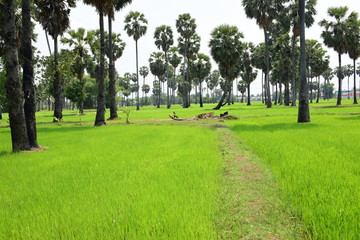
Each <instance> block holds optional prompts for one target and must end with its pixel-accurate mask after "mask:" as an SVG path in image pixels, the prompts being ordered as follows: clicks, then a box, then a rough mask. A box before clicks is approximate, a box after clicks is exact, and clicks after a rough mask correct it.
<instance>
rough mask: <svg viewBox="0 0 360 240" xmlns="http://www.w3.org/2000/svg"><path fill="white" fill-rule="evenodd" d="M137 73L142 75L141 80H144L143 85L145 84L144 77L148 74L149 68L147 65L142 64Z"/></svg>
mask: <svg viewBox="0 0 360 240" xmlns="http://www.w3.org/2000/svg"><path fill="white" fill-rule="evenodd" d="M139 73H140V76H142V77H143V80H144V81H143V85H145V78H146V77H147V75H149V68H148V67H147V66H142V67H141V68H140V71H139Z"/></svg>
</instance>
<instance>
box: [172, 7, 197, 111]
mask: <svg viewBox="0 0 360 240" xmlns="http://www.w3.org/2000/svg"><path fill="white" fill-rule="evenodd" d="M176 29H177V31H178V33H180V35H181V38H179V48H181V46H180V44H181V43H182V45H183V51H181V50H180V52H181V53H182V55H183V56H184V67H185V68H186V71H184V72H183V74H184V82H188V78H189V72H188V66H187V65H188V64H187V63H188V61H187V60H186V58H187V56H188V51H189V49H188V46H189V45H190V44H189V42H190V39H191V38H192V37H193V36H194V35H195V30H196V23H195V19H194V18H192V17H191V16H190V14H189V13H184V14H180V15H179V17H178V19H177V20H176ZM183 99H184V101H183V107H184V108H188V107H189V106H190V101H189V100H188V96H187V92H185V94H184V97H183Z"/></svg>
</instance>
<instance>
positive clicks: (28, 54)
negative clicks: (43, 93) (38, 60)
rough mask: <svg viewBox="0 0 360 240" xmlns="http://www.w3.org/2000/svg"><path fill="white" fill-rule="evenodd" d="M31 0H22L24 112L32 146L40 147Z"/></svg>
mask: <svg viewBox="0 0 360 240" xmlns="http://www.w3.org/2000/svg"><path fill="white" fill-rule="evenodd" d="M30 12H31V10H30V0H22V30H23V33H22V56H23V91H24V97H25V104H24V112H25V119H26V128H27V134H28V138H29V144H30V147H31V148H38V147H39V145H38V143H37V136H36V118H35V112H36V104H35V88H34V86H35V84H34V68H33V53H32V45H31V37H32V31H31V30H32V26H31V15H30Z"/></svg>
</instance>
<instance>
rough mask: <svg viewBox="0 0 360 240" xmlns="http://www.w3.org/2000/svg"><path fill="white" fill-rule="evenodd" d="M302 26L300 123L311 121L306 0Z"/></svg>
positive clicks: (301, 5) (301, 3)
mask: <svg viewBox="0 0 360 240" xmlns="http://www.w3.org/2000/svg"><path fill="white" fill-rule="evenodd" d="M299 16H300V21H299V28H300V79H299V82H300V90H299V112H298V123H304V122H310V111H309V86H308V84H307V81H306V46H305V0H299Z"/></svg>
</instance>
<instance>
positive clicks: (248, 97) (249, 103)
mask: <svg viewBox="0 0 360 240" xmlns="http://www.w3.org/2000/svg"><path fill="white" fill-rule="evenodd" d="M247 91H248V94H247V95H248V96H247V99H248V101H247V105H248V106H250V105H251V102H250V83H248V85H247Z"/></svg>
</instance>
